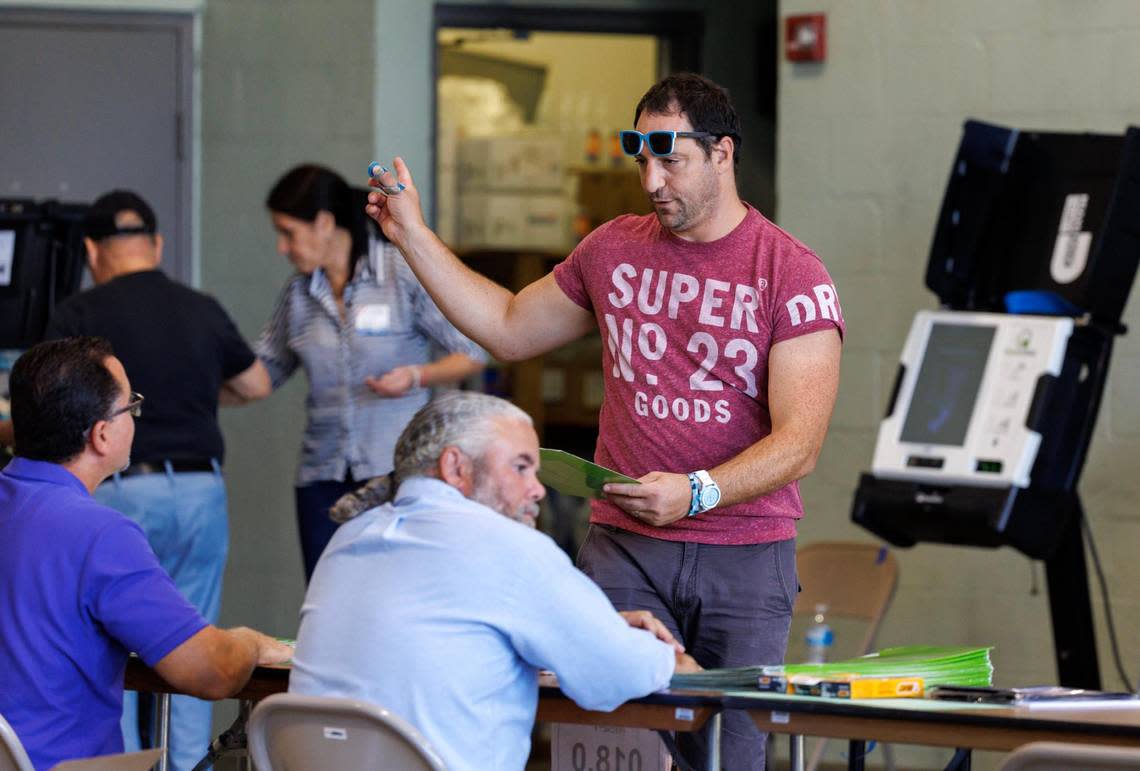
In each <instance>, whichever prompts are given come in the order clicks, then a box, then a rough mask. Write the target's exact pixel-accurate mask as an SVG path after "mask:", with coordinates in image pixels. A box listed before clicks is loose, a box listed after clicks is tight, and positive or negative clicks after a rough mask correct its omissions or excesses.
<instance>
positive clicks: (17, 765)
mask: <svg viewBox="0 0 1140 771" xmlns="http://www.w3.org/2000/svg"><path fill="white" fill-rule="evenodd" d="M0 771H33V769H32V761H31V758H29V757H28V753H27V752H25V751H24V745H23V744H21V743H20V737H18V736H16V732H15V731H13V730H12V726H10V725H8V721H7V720H5V719H4V716H3V715H0Z"/></svg>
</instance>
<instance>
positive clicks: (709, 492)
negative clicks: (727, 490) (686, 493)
mask: <svg viewBox="0 0 1140 771" xmlns="http://www.w3.org/2000/svg"><path fill="white" fill-rule="evenodd" d="M718 503H720V488H719V487H706V488H704V489H703V490H701V508H702V509H711V508H712V507H713V506H716V505H717V504H718Z"/></svg>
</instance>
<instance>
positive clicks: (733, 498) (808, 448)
mask: <svg viewBox="0 0 1140 771" xmlns="http://www.w3.org/2000/svg"><path fill="white" fill-rule="evenodd" d="M819 450H820V447H819V444H817V443H814V442H810V441H807V440H805V438H804V437H801V436H797V435H795V434H794V433H791V432H788V433H786V434H784V435H780V434H776V433H773V434H769V435H768V436H766V437H764V438H763V439H761V440H760V441H759V442H756V444H754V445H752V446H751V447H749V448H748V449H746V450H744V451H743V452H741V453H740V454H738V455H736V456H734V457H732V458H730V459H729V460H727V461H725V462H724V463H721V464H720V465H718V466H716V467H714V468H711V469H708V471H709V474H710V475H711V476H712V478H713V479H714V480H716V483H717V485H719V486H720V491H721V500H720V504H719V505H720V506H729V505H732V504H735V503H744V502H746V501H751V500H755V499H756V498H759V497H760V496H761V495H767V494H768V493H770V492H773V491H775V490H779V489H780V488H781V487H784V486H786V485H789V484H791V483H792V482H795V481H796V480H798V479H802V478H803V477H805V476H807V475H808V474H810V473H811V472H812V470H813V469H814V468H815V462H816V459H817V458H818V457H819ZM695 470H696V469H694V471H695Z"/></svg>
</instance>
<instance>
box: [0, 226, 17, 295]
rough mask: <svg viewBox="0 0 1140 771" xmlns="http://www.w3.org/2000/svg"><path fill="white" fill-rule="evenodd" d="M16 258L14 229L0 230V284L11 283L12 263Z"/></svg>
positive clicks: (9, 284) (8, 284)
mask: <svg viewBox="0 0 1140 771" xmlns="http://www.w3.org/2000/svg"><path fill="white" fill-rule="evenodd" d="M15 259H16V231H15V230H0V286H11V285H12V263H13V262H14V261H15Z"/></svg>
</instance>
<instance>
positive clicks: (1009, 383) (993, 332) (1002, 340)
mask: <svg viewBox="0 0 1140 771" xmlns="http://www.w3.org/2000/svg"><path fill="white" fill-rule="evenodd" d="M1072 332H1073V320H1072V319H1071V318H1068V317H1058V316H1025V315H1013V314H1005V313H973V312H967V311H949V310H945V311H942V310H940V311H919V312H918V314H917V315H916V316H915V317H914V321H913V322H912V324H911V327H910V333H909V334H908V335H907V339H906V345H905V346H904V347H903V351H902V356H901V359H900V361H901V364H902V366H903V367H904V368H905V369H904V370H903V376H902V382H901V383H900V384H899V387H898V395H897V397H896V398H895V400H894V405H893V410H892V412H891V414H890V415H888V416H887V417H886V418H884V419H883V422H882V423H881V424H880V425H879V439H878V442H877V443H876V444H875V457H874V461H873V462H872V464H871V473H872V474H874V475H875V476H876V477H879V478H883V479H901V480H909V481H926V482H931V483H935V484H943V485H945V484H966V485H975V486H980V487H1009V486H1011V485H1015V486H1017V487H1022V488H1025V487H1028V486H1029V474H1030V471H1031V470H1032V468H1033V462H1034V460H1035V459H1036V458H1037V450H1038V448H1039V447H1040V446H1041V434H1040V433H1038V432H1036V431H1031V430H1030V429H1029V428H1027V427H1026V425H1025V423H1026V419H1027V417H1028V416H1029V410H1030V406H1031V404H1032V401H1033V394H1034V391H1035V390H1036V388H1037V382H1038V379H1039V378H1040V377H1041V375H1043V374H1046V373H1048V374H1050V375H1054V376H1056V375H1058V374H1060V372H1061V364H1062V362H1063V360H1064V357H1065V349H1066V347H1067V346H1068V343H1069V337H1070V336H1071V335H1072Z"/></svg>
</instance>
